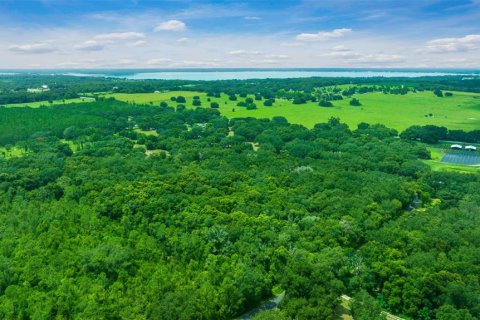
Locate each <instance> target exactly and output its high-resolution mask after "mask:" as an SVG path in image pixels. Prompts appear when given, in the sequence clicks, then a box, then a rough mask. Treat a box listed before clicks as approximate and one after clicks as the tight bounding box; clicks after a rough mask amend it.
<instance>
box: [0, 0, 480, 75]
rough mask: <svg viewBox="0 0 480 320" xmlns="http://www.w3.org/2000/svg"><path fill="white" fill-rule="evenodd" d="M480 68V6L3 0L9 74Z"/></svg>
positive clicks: (352, 0) (440, 1) (357, 0)
mask: <svg viewBox="0 0 480 320" xmlns="http://www.w3.org/2000/svg"><path fill="white" fill-rule="evenodd" d="M183 67H189V68H190V67H391V68H395V67H397V68H401V67H441V68H445V67H452V68H454V67H465V68H478V67H480V0H448V1H446V0H424V1H422V0H403V1H400V0H396V1H394V0H373V1H366V0H324V1H321V0H303V1H285V0H283V1H282V0H277V1H267V0H257V1H190V0H177V1H147V0H124V1H115V0H97V1H89V0H2V1H0V68H183Z"/></svg>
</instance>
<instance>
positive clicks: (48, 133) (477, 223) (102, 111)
mask: <svg viewBox="0 0 480 320" xmlns="http://www.w3.org/2000/svg"><path fill="white" fill-rule="evenodd" d="M37 80H38V79H37ZM111 81H114V80H98V82H97V83H91V82H88V81H86V82H84V81H83V80H79V81H78V82H75V81H74V84H72V86H73V87H74V88H70V86H69V84H65V88H64V89H63V90H72V91H73V92H77V91H78V90H80V88H81V90H82V91H83V90H84V89H86V88H87V87H88V86H92V90H98V86H99V85H103V84H102V83H103V82H105V87H107V86H111ZM115 81H116V80H115ZM269 81H270V82H271V83H272V86H273V84H275V83H276V82H275V81H273V80H265V81H264V83H265V84H268V83H269ZM309 81H310V82H312V81H313V80H308V81H307V80H296V81H293V80H292V83H297V84H298V85H299V86H300V85H301V83H303V82H305V83H309ZM338 81H343V80H338ZM391 81H395V80H391ZM418 81H420V82H421V81H422V80H418ZM43 82H44V79H39V80H38V83H43ZM453 82H454V81H452V83H453ZM5 83H7V82H5ZM160 83H161V82H158V84H160ZM284 84H285V83H282V82H281V81H279V82H278V84H275V85H278V86H281V85H284ZM3 85H4V88H6V87H7V85H6V84H3ZM21 85H22V84H21V83H20V84H19V86H21ZM29 85H30V84H29ZM138 85H140V86H141V85H144V83H142V82H139V83H138ZM165 85H167V84H165ZM168 85H169V86H177V85H178V84H176V83H171V84H168ZM199 85H200V86H204V87H203V88H204V89H205V90H207V89H208V87H207V86H208V84H207V83H204V84H199ZM222 85H225V86H230V85H232V86H233V85H235V82H225V83H224V84H222ZM425 85H428V81H426V84H425ZM449 85H450V84H445V86H449ZM452 85H453V84H452ZM245 86H248V84H245ZM266 87H268V85H266ZM3 90H4V91H3V92H4V93H3V95H4V96H6V95H8V94H7V93H5V89H3ZM129 90H130V89H129ZM132 90H133V89H132ZM197 90H198V88H197ZM240 90H243V89H238V88H237V89H235V91H237V92H238V91H240ZM51 91H52V92H54V91H55V89H54V88H53V89H52V90H51ZM85 91H87V90H85ZM25 99H28V98H25ZM3 101H5V100H3ZM417 129H418V128H417ZM420 129H421V130H420ZM420 129H418V130H417V131H415V130H413V129H410V131H408V130H407V131H408V132H407V133H406V134H403V135H401V138H400V139H399V138H398V133H397V132H396V131H395V130H392V129H389V128H387V127H385V126H384V125H381V124H366V123H363V124H361V125H359V126H358V127H357V128H353V129H352V128H349V127H348V126H347V125H345V124H344V123H342V122H341V119H338V118H331V119H330V120H329V121H328V122H326V123H319V124H317V125H315V126H314V127H313V128H312V129H307V128H305V127H303V126H301V125H296V124H290V123H288V121H287V119H285V118H283V117H274V118H273V119H271V120H268V119H254V118H238V119H227V118H225V117H224V116H221V114H220V113H219V111H218V110H216V109H215V108H196V109H186V108H182V107H177V108H174V107H168V106H152V105H141V104H128V103H124V102H121V101H116V100H114V99H104V100H102V101H97V102H93V103H88V104H85V103H78V104H70V105H64V106H63V105H60V106H46V107H40V108H37V109H33V108H0V147H1V149H0V150H5V151H4V152H3V153H2V154H3V156H2V154H0V221H1V224H0V228H1V237H0V250H1V254H0V269H1V272H0V318H2V319H232V318H235V317H238V316H240V315H242V314H243V313H245V312H247V311H249V310H251V309H252V308H255V307H256V306H258V305H259V304H261V303H262V302H263V301H265V300H266V299H268V298H270V297H271V296H272V292H278V291H283V292H285V299H284V300H283V301H282V302H281V303H280V305H279V309H278V310H273V311H266V312H263V313H260V314H258V315H257V316H256V319H336V318H335V309H336V307H337V305H338V304H339V303H340V296H341V295H342V294H348V295H350V296H353V297H356V301H357V302H358V303H355V304H354V305H353V306H352V307H353V313H354V315H355V319H356V320H366V319H374V318H372V312H373V314H374V315H375V314H376V315H377V316H376V318H378V319H381V318H382V316H380V315H379V314H378V313H375V310H378V308H380V310H381V309H383V310H386V311H389V312H391V313H393V314H396V315H401V316H403V317H405V318H407V317H408V318H411V319H419V320H428V319H440V320H457V319H458V320H460V319H462V320H465V319H479V318H480V281H479V276H480V255H479V252H480V251H479V250H480V196H479V194H478V190H479V189H480V179H479V176H478V175H476V174H459V173H453V172H433V171H431V169H430V167H429V166H427V165H426V164H424V163H423V162H421V161H420V160H421V159H429V158H430V152H429V151H428V149H427V148H426V147H425V145H424V144H423V143H421V141H418V140H421V139H419V136H418V135H420V134H424V132H425V130H427V129H425V128H423V129H422V128H420ZM422 130H423V131H422ZM433 131H434V132H437V131H438V130H433ZM441 131H442V132H443V133H444V134H449V133H448V131H443V130H441ZM409 132H410V134H409ZM412 132H413V133H412ZM418 132H420V133H418ZM415 134H417V135H415ZM450 134H452V133H450ZM421 137H424V136H421ZM13 149H14V150H17V153H18V154H17V155H16V156H8V155H7V152H6V151H7V150H13ZM360 302H362V303H360ZM363 302H364V303H363ZM372 310H373V311H372Z"/></svg>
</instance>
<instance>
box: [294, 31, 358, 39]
mask: <svg viewBox="0 0 480 320" xmlns="http://www.w3.org/2000/svg"><path fill="white" fill-rule="evenodd" d="M351 31H352V29H346V28H342V29H334V30H332V31H320V32H317V33H301V34H299V35H297V37H296V39H297V40H300V41H323V40H329V39H333V38H339V37H343V36H344V35H346V34H347V33H350V32H351Z"/></svg>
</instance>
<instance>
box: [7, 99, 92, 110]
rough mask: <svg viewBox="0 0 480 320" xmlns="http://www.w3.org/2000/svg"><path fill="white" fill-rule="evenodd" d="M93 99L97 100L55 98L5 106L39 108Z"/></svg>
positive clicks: (87, 100) (88, 100)
mask: <svg viewBox="0 0 480 320" xmlns="http://www.w3.org/2000/svg"><path fill="white" fill-rule="evenodd" d="M92 101H95V100H94V99H93V98H75V99H65V102H64V101H63V100H54V101H52V103H48V101H37V102H27V103H14V104H6V105H5V106H6V107H7V108H19V107H30V108H39V107H41V106H50V105H58V104H69V103H80V102H92Z"/></svg>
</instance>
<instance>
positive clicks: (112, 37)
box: [93, 32, 145, 41]
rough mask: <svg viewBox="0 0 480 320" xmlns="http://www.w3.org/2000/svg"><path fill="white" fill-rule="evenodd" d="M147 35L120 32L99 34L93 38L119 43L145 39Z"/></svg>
mask: <svg viewBox="0 0 480 320" xmlns="http://www.w3.org/2000/svg"><path fill="white" fill-rule="evenodd" d="M143 38H145V34H143V33H140V32H120V33H104V34H97V35H96V36H94V37H93V39H94V40H98V41H118V40H131V39H143Z"/></svg>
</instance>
